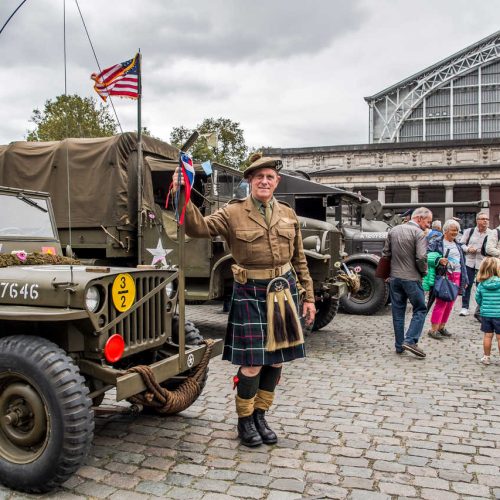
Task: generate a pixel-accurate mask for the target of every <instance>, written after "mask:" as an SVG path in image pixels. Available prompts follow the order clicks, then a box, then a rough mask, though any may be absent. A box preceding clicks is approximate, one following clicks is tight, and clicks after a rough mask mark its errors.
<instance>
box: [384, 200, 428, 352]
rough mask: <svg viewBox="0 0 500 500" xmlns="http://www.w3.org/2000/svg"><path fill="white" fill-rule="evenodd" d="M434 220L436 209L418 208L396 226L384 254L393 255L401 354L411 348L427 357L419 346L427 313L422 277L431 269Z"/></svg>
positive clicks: (394, 308)
mask: <svg viewBox="0 0 500 500" xmlns="http://www.w3.org/2000/svg"><path fill="white" fill-rule="evenodd" d="M431 222H432V212H431V211H430V210H429V209H428V208H425V207H420V208H417V209H416V210H415V211H414V212H413V214H412V216H411V220H410V221H409V222H407V223H406V224H401V225H400V226H396V227H395V228H393V229H392V230H391V231H390V232H389V234H388V235H387V239H386V241H385V246H384V250H383V255H385V256H387V257H389V258H390V259H391V277H390V292H391V305H392V322H393V325H394V335H395V338H396V341H395V347H396V352H397V353H398V354H402V353H403V352H404V351H409V352H411V353H412V354H414V355H415V356H417V357H419V358H425V353H424V351H423V350H422V349H421V348H420V347H419V346H418V340H419V338H420V335H421V334H422V329H423V327H424V323H425V316H426V314H427V306H426V304H425V295H424V289H423V288H422V277H423V276H425V274H426V273H427V240H426V238H425V232H424V231H425V230H426V229H428V228H429V227H430V225H431ZM408 301H410V303H411V305H412V307H413V316H412V318H411V322H410V326H409V327H408V330H407V331H406V335H405V313H406V306H407V303H408Z"/></svg>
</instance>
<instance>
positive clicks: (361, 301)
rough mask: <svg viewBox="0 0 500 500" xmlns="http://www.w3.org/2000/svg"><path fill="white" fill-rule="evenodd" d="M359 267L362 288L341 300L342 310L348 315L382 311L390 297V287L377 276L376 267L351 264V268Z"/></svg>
mask: <svg viewBox="0 0 500 500" xmlns="http://www.w3.org/2000/svg"><path fill="white" fill-rule="evenodd" d="M353 266H359V267H360V268H361V271H360V272H359V273H358V274H359V277H360V282H361V287H360V289H359V291H358V292H357V293H351V294H349V295H344V296H343V297H342V298H341V299H340V305H341V307H342V310H343V311H344V312H346V313H347V314H364V315H370V314H374V313H376V312H377V311H380V310H381V309H382V308H383V307H384V305H385V303H386V302H387V299H388V297H389V286H388V285H387V283H385V281H384V280H382V279H381V278H377V277H376V276H375V266H374V265H372V264H369V263H367V262H350V263H349V267H353Z"/></svg>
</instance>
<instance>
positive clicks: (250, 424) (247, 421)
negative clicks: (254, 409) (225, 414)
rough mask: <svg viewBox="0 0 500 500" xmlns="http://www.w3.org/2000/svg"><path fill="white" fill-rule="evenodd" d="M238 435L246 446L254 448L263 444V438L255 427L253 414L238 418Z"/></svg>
mask: <svg viewBox="0 0 500 500" xmlns="http://www.w3.org/2000/svg"><path fill="white" fill-rule="evenodd" d="M238 436H239V438H240V439H241V444H242V445H244V446H250V447H251V448H252V447H254V446H260V445H261V444H262V438H261V437H260V434H259V433H258V432H257V429H256V428H255V422H254V420H253V415H249V416H248V417H239V418H238Z"/></svg>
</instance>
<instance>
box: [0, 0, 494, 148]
mask: <svg viewBox="0 0 500 500" xmlns="http://www.w3.org/2000/svg"><path fill="white" fill-rule="evenodd" d="M78 1H79V5H80V9H81V11H82V13H83V16H84V19H85V22H86V26H87V29H88V31H89V34H90V37H91V40H92V42H93V45H94V49H95V51H96V53H97V57H98V60H99V63H100V65H101V68H105V67H108V66H111V65H112V64H115V63H117V62H120V61H124V60H126V59H128V58H130V57H132V56H133V55H134V54H135V52H136V51H137V50H138V49H139V48H140V49H141V52H142V54H143V90H144V92H143V96H144V98H143V102H142V120H143V124H144V125H146V126H147V127H148V128H149V129H150V130H151V132H152V133H153V134H154V135H157V136H160V137H162V138H163V139H168V137H169V134H170V132H171V130H172V127H174V126H179V125H184V126H186V127H189V128H192V127H194V126H196V125H197V124H199V123H201V122H202V121H203V119H205V118H211V117H215V118H216V117H227V118H230V119H232V120H234V121H236V122H239V123H240V125H241V127H242V128H243V130H244V131H245V139H246V141H247V143H248V144H249V145H251V146H256V147H258V146H262V145H266V146H274V147H299V146H315V145H335V144H350V143H362V142H367V140H368V107H367V105H366V103H365V102H364V100H363V97H365V96H369V95H373V94H375V93H376V92H379V91H381V90H383V89H384V88H386V87H388V86H390V85H393V84H394V83H396V82H398V81H400V80H402V79H404V78H406V77H408V76H409V75H412V74H414V73H416V72H418V71H420V70H422V69H424V68H425V67H427V66H429V65H431V64H434V63H435V62H437V61H439V60H441V59H443V58H445V57H447V56H449V55H450V54H452V53H454V52H457V51H459V50H461V49H462V48H464V47H465V46H467V45H469V44H472V43H474V42H476V41H478V40H480V39H481V38H483V37H485V36H487V35H489V34H490V33H492V32H494V31H496V30H497V29H498V25H497V19H498V17H499V16H500V3H498V1H497V0H482V1H481V2H476V3H472V2H470V1H469V0H440V1H439V2H436V1H435V0H421V1H420V2H418V5H416V4H415V3H411V2H407V1H406V0H377V1H376V2H375V1H373V0H353V1H344V0H309V1H308V2H304V1H303V0H300V1H299V0H210V1H206V0H189V1H186V0H182V1H181V0H168V2H167V1H165V0H148V1H147V2H143V3H141V4H138V3H137V2H136V1H132V0H120V1H119V2H102V0H78ZM19 3H20V0H0V25H1V24H3V22H5V20H6V19H7V17H8V16H9V15H10V14H11V13H12V11H13V10H14V9H15V8H16V7H17V6H18V5H19ZM63 56H64V44H63V13H62V2H55V1H54V0H37V1H36V2H26V4H25V5H24V6H23V7H22V8H21V9H20V10H19V12H18V13H17V14H16V15H15V16H14V18H13V19H12V21H11V22H10V23H9V25H8V26H7V27H6V29H5V31H4V32H3V33H2V34H1V35H0V58H1V60H2V62H3V66H2V72H0V88H2V94H1V97H0V110H1V111H0V118H1V119H0V144H4V143H6V142H10V141H12V140H20V139H23V137H24V135H25V133H26V130H27V129H29V128H32V127H31V124H30V123H29V121H28V120H29V118H30V116H31V113H32V110H33V109H34V108H39V109H40V108H42V107H43V105H44V103H45V101H46V100H47V99H53V98H54V97H56V96H57V95H60V94H62V93H63V92H64V82H65V77H66V83H67V91H68V93H70V94H73V93H77V94H79V95H81V96H82V97H88V96H93V97H96V94H95V93H94V91H93V89H92V82H91V80H90V74H91V73H93V72H95V71H97V69H98V65H97V62H96V61H95V59H94V55H93V53H92V50H91V48H90V45H89V42H88V40H87V35H86V33H85V30H84V28H83V25H82V22H81V20H80V16H79V13H78V10H77V8H76V5H75V2H71V1H67V2H66V68H65V66H64V57H63ZM114 102H115V107H116V110H117V113H118V116H119V118H120V121H121V123H122V126H123V129H124V130H134V129H136V127H137V116H136V113H137V106H136V105H135V103H134V102H132V101H129V100H121V99H115V100H114Z"/></svg>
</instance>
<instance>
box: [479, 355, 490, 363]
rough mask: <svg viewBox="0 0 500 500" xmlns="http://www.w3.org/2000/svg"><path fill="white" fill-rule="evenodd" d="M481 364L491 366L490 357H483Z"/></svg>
mask: <svg viewBox="0 0 500 500" xmlns="http://www.w3.org/2000/svg"><path fill="white" fill-rule="evenodd" d="M481 363H483V365H489V364H491V360H490V357H489V356H483V357H482V358H481Z"/></svg>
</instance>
